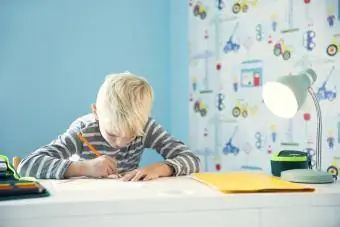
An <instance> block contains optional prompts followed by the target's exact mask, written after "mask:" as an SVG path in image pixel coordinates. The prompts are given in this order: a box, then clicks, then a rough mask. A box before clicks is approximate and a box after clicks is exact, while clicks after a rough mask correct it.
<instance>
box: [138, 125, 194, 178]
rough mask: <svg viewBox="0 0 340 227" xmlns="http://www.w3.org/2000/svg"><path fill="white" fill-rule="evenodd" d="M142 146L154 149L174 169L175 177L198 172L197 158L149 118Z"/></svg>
mask: <svg viewBox="0 0 340 227" xmlns="http://www.w3.org/2000/svg"><path fill="white" fill-rule="evenodd" d="M144 146H145V148H151V149H155V150H156V151H157V152H158V153H159V154H160V155H162V156H163V158H164V159H165V163H167V164H168V165H170V166H172V167H173V168H174V170H175V173H174V175H176V176H181V175H188V174H191V173H195V172H199V170H200V159H199V158H198V156H197V155H195V154H194V153H193V152H192V151H191V150H190V149H189V148H188V147H187V146H186V145H185V144H184V143H183V142H181V141H178V140H176V139H175V138H173V137H172V136H171V135H170V133H169V132H167V131H166V130H165V129H164V128H163V127H162V126H161V125H160V124H158V123H156V121H155V120H154V119H151V118H150V120H149V121H148V123H147V125H146V127H145V141H144Z"/></svg>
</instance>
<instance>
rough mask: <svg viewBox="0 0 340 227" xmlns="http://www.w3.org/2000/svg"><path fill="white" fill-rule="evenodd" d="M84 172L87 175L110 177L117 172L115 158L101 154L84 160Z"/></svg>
mask: <svg viewBox="0 0 340 227" xmlns="http://www.w3.org/2000/svg"><path fill="white" fill-rule="evenodd" d="M84 164H85V170H84V174H85V176H88V177H111V178H114V176H116V174H117V161H116V159H114V158H112V157H110V156H107V155H102V156H99V157H97V158H95V159H92V160H88V161H84Z"/></svg>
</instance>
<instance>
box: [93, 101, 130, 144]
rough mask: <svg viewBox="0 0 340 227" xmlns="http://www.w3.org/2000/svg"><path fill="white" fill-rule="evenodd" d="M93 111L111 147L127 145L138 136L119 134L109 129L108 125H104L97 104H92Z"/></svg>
mask: <svg viewBox="0 0 340 227" xmlns="http://www.w3.org/2000/svg"><path fill="white" fill-rule="evenodd" d="M92 112H93V114H94V116H95V118H96V120H97V121H98V123H99V130H100V133H101V134H102V136H103V138H104V139H105V140H106V142H108V144H110V146H111V147H114V148H122V147H126V146H127V145H129V144H130V143H131V142H132V141H133V140H134V139H135V138H136V137H124V136H121V135H119V134H118V133H116V132H110V131H109V130H108V127H107V126H106V125H103V121H101V120H100V119H99V117H98V114H97V109H96V105H95V104H92Z"/></svg>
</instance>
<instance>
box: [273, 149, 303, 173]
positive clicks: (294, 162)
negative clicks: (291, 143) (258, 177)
mask: <svg viewBox="0 0 340 227" xmlns="http://www.w3.org/2000/svg"><path fill="white" fill-rule="evenodd" d="M270 164H271V171H272V174H273V175H274V176H277V177H280V176H281V172H282V171H285V170H291V169H308V168H309V159H308V157H307V153H306V152H302V151H296V150H282V151H280V152H278V153H275V154H273V156H272V158H271V161H270Z"/></svg>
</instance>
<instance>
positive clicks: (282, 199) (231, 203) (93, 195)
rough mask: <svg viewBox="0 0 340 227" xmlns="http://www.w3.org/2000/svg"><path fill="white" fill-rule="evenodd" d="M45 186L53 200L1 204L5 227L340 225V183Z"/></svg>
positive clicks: (185, 181) (171, 181)
mask: <svg viewBox="0 0 340 227" xmlns="http://www.w3.org/2000/svg"><path fill="white" fill-rule="evenodd" d="M101 181H106V182H107V181H108V180H101ZM42 183H43V184H44V185H45V186H46V187H47V188H49V189H50V191H51V192H52V196H50V197H47V198H39V199H26V200H17V201H5V202H0V226H1V227H14V226H15V227H21V226H25V227H26V226H27V227H30V226H32V227H56V226H70V227H78V226H79V227H80V226H81V227H85V226H94V227H102V226H103V227H121V226H127V227H144V226H145V227H152V226H157V227H160V226H161V227H170V226H171V227H180V226H186V227H190V226H192V227H220V226H221V227H222V226H223V227H339V226H340V184H332V185H318V186H317V191H316V192H313V193H263V194H222V193H220V192H218V191H215V190H213V189H211V188H209V187H207V186H205V185H203V184H201V183H199V182H196V181H194V180H192V179H189V178H188V177H179V178H168V179H160V180H156V181H151V182H145V183H144V184H139V185H137V186H136V185H131V182H119V181H116V180H112V181H111V182H109V183H110V185H111V188H108V187H106V186H107V183H104V185H106V186H105V187H103V188H102V189H101V190H95V189H94V188H91V186H90V184H89V181H88V180H87V181H86V180H84V182H83V183H81V184H83V185H82V187H83V188H84V187H86V188H88V189H87V190H81V189H80V188H81V187H80V185H79V184H78V183H79V182H78V183H76V182H68V183H63V184H56V183H55V182H52V181H42ZM126 183H129V184H130V185H126V186H124V185H122V184H126ZM138 183H139V182H137V184H138ZM71 184H75V185H76V186H72V187H70V185H71ZM71 188H73V189H71ZM181 192H182V193H181Z"/></svg>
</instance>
